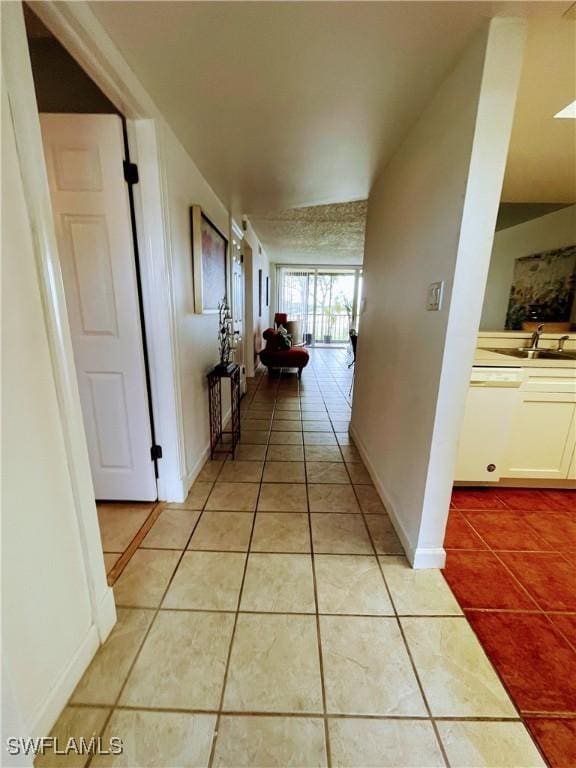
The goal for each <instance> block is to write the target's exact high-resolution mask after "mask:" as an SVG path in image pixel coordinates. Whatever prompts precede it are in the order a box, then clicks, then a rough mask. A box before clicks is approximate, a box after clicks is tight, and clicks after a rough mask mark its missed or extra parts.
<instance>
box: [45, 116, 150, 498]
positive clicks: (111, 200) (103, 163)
mask: <svg viewBox="0 0 576 768" xmlns="http://www.w3.org/2000/svg"><path fill="white" fill-rule="evenodd" d="M40 120H41V125H42V136H43V140H44V151H45V157H46V165H47V169H48V180H49V184H50V192H51V197H52V208H53V213H54V219H55V225H56V236H57V238H58V247H59V254H60V262H61V265H62V274H63V279H64V288H65V292H66V303H67V306H68V316H69V320H70V329H71V333H72V345H73V348H74V358H75V363H76V373H77V376H78V387H79V390H80V399H81V402H82V412H83V416H84V428H85V431H86V439H87V443H88V451H89V455H90V465H91V468H92V479H93V482H94V491H95V495H96V498H97V499H119V500H133V501H151V500H154V499H156V498H157V492H156V478H155V474H154V464H153V462H152V460H151V457H150V446H151V445H152V437H151V429H150V414H149V411H148V396H147V390H146V375H145V364H144V352H143V341H142V330H141V326H140V311H139V304H138V287H137V281H136V268H135V260H134V251H133V243H132V230H131V224H130V210H129V201H128V191H127V187H126V183H125V181H124V177H123V166H122V162H123V155H124V152H123V138H122V123H121V121H120V118H119V117H117V116H116V115H55V114H50V115H48V114H43V115H41V116H40Z"/></svg>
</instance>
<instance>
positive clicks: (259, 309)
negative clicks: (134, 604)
mask: <svg viewBox="0 0 576 768" xmlns="http://www.w3.org/2000/svg"><path fill="white" fill-rule="evenodd" d="M258 317H262V270H261V269H259V270H258Z"/></svg>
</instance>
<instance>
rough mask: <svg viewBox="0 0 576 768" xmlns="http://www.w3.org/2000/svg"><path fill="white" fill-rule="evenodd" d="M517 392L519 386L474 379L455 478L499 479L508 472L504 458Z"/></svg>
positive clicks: (467, 404) (491, 480)
mask: <svg viewBox="0 0 576 768" xmlns="http://www.w3.org/2000/svg"><path fill="white" fill-rule="evenodd" d="M517 395H518V389H516V388H511V387H485V386H482V385H478V384H477V383H476V382H474V381H472V382H471V383H470V389H469V390H468V395H467V397H466V408H465V411H464V420H463V422H462V430H461V433H460V443H459V446H458V461H457V463H456V472H455V477H454V479H455V480H458V481H461V482H466V481H476V482H483V483H496V482H498V480H499V479H500V476H501V475H502V474H505V473H503V470H504V468H505V466H504V459H505V454H506V448H507V442H508V434H509V431H510V422H511V420H512V414H513V413H514V407H515V405H516V397H517Z"/></svg>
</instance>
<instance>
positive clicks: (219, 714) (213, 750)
mask: <svg viewBox="0 0 576 768" xmlns="http://www.w3.org/2000/svg"><path fill="white" fill-rule="evenodd" d="M261 383H262V377H260V380H259V381H258V385H257V387H256V390H255V394H256V392H258V389H259V388H260V385H261ZM252 399H254V398H252ZM274 410H275V407H274V408H273V409H272V416H273V415H274ZM271 423H272V422H270V424H271ZM269 444H270V431H269V432H268V442H267V443H266V450H268V445H269ZM263 476H264V468H262V474H261V475H260V483H259V485H258V494H257V496H256V503H255V505H254V514H253V517H252V527H251V529H250V537H249V539H248V549H247V550H246V553H245V554H246V557H245V560H244V568H243V571H242V579H241V581H240V589H239V591H238V599H237V601H236V610H235V612H234V623H233V625H232V633H231V635H230V642H229V645H228V654H227V657H226V665H225V668H224V677H223V679H222V690H221V693H220V702H219V706H218V712H217V715H216V722H215V724H214V732H213V734H212V745H211V749H210V756H209V759H208V768H212V766H213V764H214V759H215V756H216V748H217V744H218V734H219V731H220V722H221V720H222V710H223V708H224V696H225V694H226V686H227V683H228V674H229V672H230V662H231V659H232V650H233V647H234V640H235V637H236V629H237V627H238V618H239V615H240V605H241V602H242V593H243V591H244V583H245V581H246V573H247V571H248V561H249V559H250V548H251V545H252V538H253V536H254V528H255V526H256V515H257V514H258V503H259V501H260V493H261V491H262V478H263Z"/></svg>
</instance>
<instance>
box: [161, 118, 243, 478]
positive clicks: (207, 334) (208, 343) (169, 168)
mask: <svg viewBox="0 0 576 768" xmlns="http://www.w3.org/2000/svg"><path fill="white" fill-rule="evenodd" d="M161 144H162V154H163V157H164V161H165V174H166V179H165V182H166V193H167V196H166V207H167V213H168V217H169V245H168V247H169V253H170V261H171V269H172V290H173V303H174V321H175V326H176V334H177V348H178V366H179V370H180V381H179V388H180V400H181V414H180V418H181V425H180V428H181V439H182V441H183V445H184V451H183V466H182V481H183V485H184V492H186V491H187V489H188V487H189V486H190V484H191V482H192V481H193V479H194V478H195V476H196V475H197V474H198V472H199V471H200V469H201V468H202V465H203V463H204V461H205V459H206V456H207V450H208V446H209V441H210V426H209V420H208V389H207V384H206V374H207V373H208V371H209V370H210V368H212V367H213V366H214V365H215V364H216V363H217V362H218V315H216V314H205V315H198V314H194V294H193V282H192V246H191V231H190V206H192V205H200V206H201V207H202V210H203V211H204V212H205V213H206V215H207V216H208V218H209V219H210V220H211V221H213V222H214V224H215V225H216V226H217V227H218V228H219V229H220V230H221V231H222V232H223V233H225V234H226V235H227V236H228V233H229V229H230V218H229V214H228V211H227V210H226V208H225V207H224V206H223V205H222V203H221V202H220V200H219V199H218V198H217V197H216V195H215V193H214V192H213V191H212V189H211V187H210V186H209V184H208V183H207V182H206V180H205V179H204V178H203V176H202V175H201V174H200V171H199V170H198V168H197V167H196V166H195V164H194V163H193V161H192V160H191V158H190V156H189V155H188V154H187V152H186V150H185V149H184V148H183V147H182V145H181V144H180V142H179V141H178V139H177V138H176V136H175V135H174V134H173V132H172V131H171V130H170V128H169V127H168V126H167V125H166V124H164V125H163V129H162V136H161ZM226 391H227V389H226V382H224V386H223V392H226Z"/></svg>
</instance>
